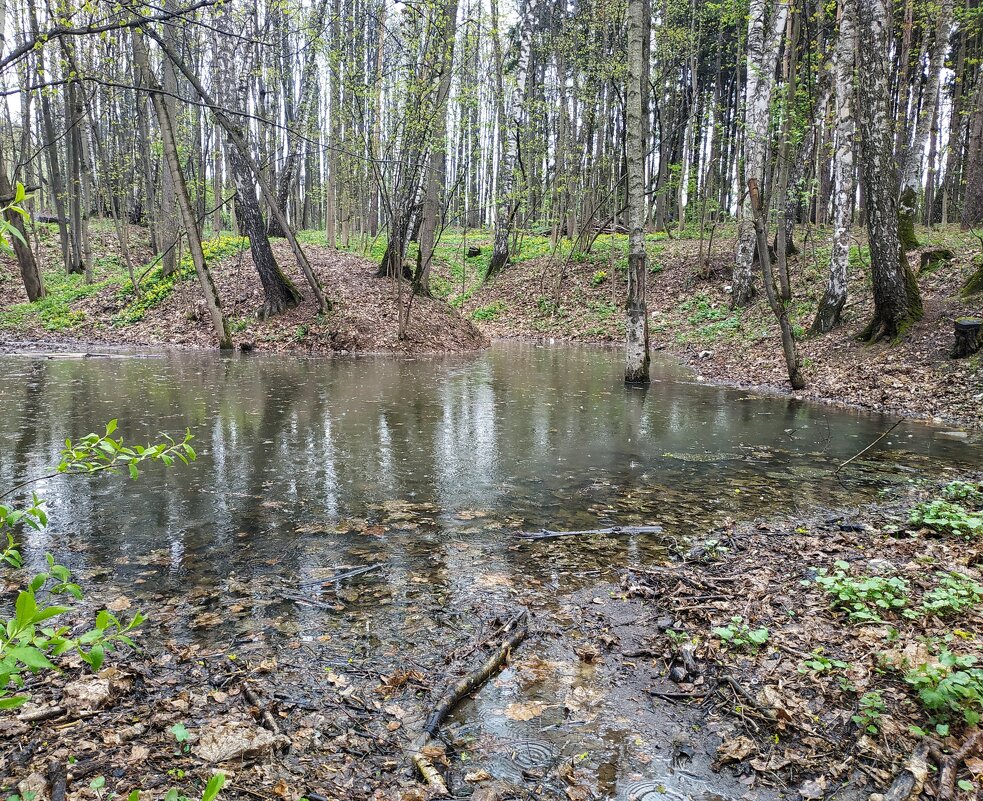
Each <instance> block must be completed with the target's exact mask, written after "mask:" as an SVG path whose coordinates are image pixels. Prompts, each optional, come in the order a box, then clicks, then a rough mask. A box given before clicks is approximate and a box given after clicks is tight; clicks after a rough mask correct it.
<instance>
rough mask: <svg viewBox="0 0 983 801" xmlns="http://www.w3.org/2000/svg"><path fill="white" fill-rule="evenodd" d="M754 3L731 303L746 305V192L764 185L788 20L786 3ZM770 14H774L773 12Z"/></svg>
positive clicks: (751, 243) (750, 248)
mask: <svg viewBox="0 0 983 801" xmlns="http://www.w3.org/2000/svg"><path fill="white" fill-rule="evenodd" d="M770 5H771V4H770V3H769V0H751V7H750V11H749V14H748V35H747V83H746V84H745V87H744V177H743V180H741V182H740V184H741V188H742V195H743V196H742V199H741V209H740V218H739V220H738V224H737V253H736V255H735V259H734V276H733V286H732V289H731V302H732V304H733V305H734V306H735V307H739V306H746V305H747V304H749V303H750V302H751V301H752V300H753V299H754V294H755V289H754V250H755V233H754V219H753V211H752V209H751V202H750V199H749V198H748V196H747V193H746V192H745V191H744V187H746V186H747V182H748V181H749V180H750V179H752V178H755V179H757V181H758V183H759V184H760V185H762V186H764V184H765V181H764V177H765V165H766V163H767V160H768V151H769V145H770V140H769V136H768V133H769V121H770V111H771V93H772V90H773V88H774V85H775V67H776V66H777V61H778V45H779V42H780V39H781V35H782V33H783V32H784V30H785V22H786V20H787V19H788V0H777V1H776V3H775V5H774V7H773V8H771V9H769V6H770ZM769 10H770V13H769Z"/></svg>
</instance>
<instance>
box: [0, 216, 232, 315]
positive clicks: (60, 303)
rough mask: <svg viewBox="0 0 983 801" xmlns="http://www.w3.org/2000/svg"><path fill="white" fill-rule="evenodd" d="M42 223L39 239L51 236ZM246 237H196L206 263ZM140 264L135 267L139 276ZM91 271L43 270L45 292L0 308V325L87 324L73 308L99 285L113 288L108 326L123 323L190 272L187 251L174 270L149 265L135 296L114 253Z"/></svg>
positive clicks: (96, 260)
mask: <svg viewBox="0 0 983 801" xmlns="http://www.w3.org/2000/svg"><path fill="white" fill-rule="evenodd" d="M48 228H49V226H44V230H43V231H41V232H40V234H39V235H40V236H41V238H42V239H44V238H50V237H52V236H53V234H52V232H51V231H50V230H48ZM248 245H249V240H248V239H246V238H245V237H236V236H231V235H228V234H222V235H220V236H218V237H216V238H213V239H206V240H203V241H202V249H203V250H204V252H205V260H206V262H207V263H208V264H209V265H210V266H212V265H214V264H215V263H217V262H219V261H221V260H222V259H225V258H228V257H229V256H232V255H235V254H236V253H238V252H239V251H241V250H243V249H244V248H246V247H248ZM144 269H145V268H144V267H140V268H138V269H137V271H136V272H137V274H138V275H139V274H140V273H141V272H143V270H144ZM93 272H94V273H95V275H96V277H97V279H98V280H95V281H93V282H92V283H90V284H87V283H86V282H85V276H84V275H68V274H66V273H65V272H64V271H63V270H61V269H54V270H51V271H48V272H45V274H44V287H45V291H46V293H47V294H46V295H45V297H44V298H42V299H41V300H38V301H35V302H34V303H16V304H13V305H11V306H8V307H7V308H5V309H2V310H0V329H3V330H8V331H17V330H25V329H29V328H30V327H32V326H33V325H36V324H37V325H40V326H41V327H42V328H44V330H46V331H52V332H67V331H71V330H73V329H75V328H76V327H78V326H79V325H81V324H83V323H84V324H86V325H90V326H91V325H93V324H95V321H93V320H91V319H90V318H89V316H88V315H87V314H86V312H85V311H83V310H82V309H77V308H74V307H75V306H76V305H77V304H78V303H79V301H82V300H84V299H86V298H89V297H92V296H93V295H98V294H99V293H101V292H102V291H103V290H106V289H110V288H115V289H116V292H115V302H116V304H117V305H122V309H121V310H120V311H119V312H117V313H116V314H115V315H114V316H113V318H112V324H113V325H114V326H125V325H129V324H131V323H135V322H138V321H139V320H142V319H143V316H144V315H145V314H146V312H147V311H148V310H150V309H152V308H154V307H155V306H158V305H160V303H162V302H163V301H164V300H165V299H166V298H167V297H168V296H169V295H170V294H171V292H172V291H173V290H174V287H175V286H176V285H177V284H178V283H179V282H181V281H186V280H191V279H193V278H194V277H195V270H194V264H193V263H192V261H191V256H190V254H185V255H184V257H182V259H181V262H180V265H179V267H178V271H177V273H176V274H174V275H172V276H168V277H164V276H163V274H162V271H161V268H160V265H157V266H155V267H154V268H153V269H151V270H150V272H149V273H148V274H147V276H146V277H145V278H144V280H143V281H142V283H141V285H140V286H141V288H142V290H143V295H142V297H140V298H137V297H136V295H135V294H134V292H133V287H132V285H131V283H130V276H129V274H128V273H127V271H126V267H125V265H124V264H123V262H122V259H121V258H120V257H119V256H118V255H116V254H106V255H101V256H97V257H96V258H94V260H93Z"/></svg>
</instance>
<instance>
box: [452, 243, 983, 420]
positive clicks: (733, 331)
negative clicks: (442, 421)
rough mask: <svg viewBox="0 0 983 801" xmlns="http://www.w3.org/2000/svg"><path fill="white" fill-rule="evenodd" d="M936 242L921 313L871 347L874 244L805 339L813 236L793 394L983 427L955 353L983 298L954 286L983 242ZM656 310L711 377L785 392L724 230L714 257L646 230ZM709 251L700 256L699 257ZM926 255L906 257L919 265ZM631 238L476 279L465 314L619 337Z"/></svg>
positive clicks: (690, 359)
mask: <svg viewBox="0 0 983 801" xmlns="http://www.w3.org/2000/svg"><path fill="white" fill-rule="evenodd" d="M921 236H922V239H923V241H924V242H925V243H926V249H927V248H928V247H934V246H937V245H945V246H946V247H949V248H951V250H952V251H953V253H954V258H953V259H952V260H951V261H949V262H943V263H941V264H940V265H938V266H937V267H936V268H934V269H929V270H927V271H922V272H921V273H920V275H919V285H920V288H921V291H922V295H923V299H924V305H925V317H924V319H923V320H922V321H921V322H919V323H918V324H917V325H916V326H915V328H914V329H913V331H912V332H911V333H910V334H909V335H908V336H907V337H906V338H905V339H904V340H903V341H901V342H899V343H897V344H894V345H892V344H890V343H880V344H877V345H865V344H861V343H859V342H857V341H856V339H855V336H856V335H857V333H859V331H860V330H861V329H862V328H863V326H864V325H865V324H866V322H867V321H868V320H869V318H870V315H871V313H872V298H871V292H870V285H869V278H868V275H867V273H868V270H869V266H868V265H869V257H868V256H867V255H866V248H864V249H863V250H862V251H861V250H857V249H856V248H854V251H855V252H854V254H853V255H852V257H851V272H850V286H849V293H850V294H849V300H848V305H847V306H846V308H845V309H844V313H843V324H842V325H841V326H840V327H839V328H838V329H836V330H834V331H833V332H831V333H830V334H827V335H824V336H818V337H810V336H808V335H807V332H808V329H809V327H810V326H811V324H812V321H813V317H814V315H815V309H816V307H817V304H818V301H819V299H820V295H821V292H822V289H823V287H824V286H825V283H824V282H825V279H824V277H823V275H824V273H823V270H824V269H825V268H826V264H827V260H828V248H826V247H825V246H824V243H823V242H821V241H809V242H807V243H806V244H804V245H803V247H802V251H803V252H802V253H801V254H800V255H799V256H798V257H797V258H796V259H795V260H794V261H793V263H792V275H793V282H794V284H795V286H794V297H795V301H796V302H795V307H794V309H793V315H792V317H793V325H794V327H795V328H796V330H797V331H798V336H799V348H800V353H801V356H802V360H803V371H804V374H805V377H806V381H807V386H806V388H805V390H803V391H801V392H797V393H795V396H796V397H802V398H808V399H810V400H819V401H823V402H830V403H837V404H842V405H846V406H852V407H859V408H864V409H869V410H873V411H879V412H888V413H891V414H897V415H902V416H905V417H909V418H913V419H925V420H935V421H937V422H946V423H951V424H957V425H970V426H973V427H980V426H983V376H981V374H980V369H981V368H980V359H979V357H975V358H969V359H960V360H952V359H950V358H949V352H950V349H951V347H952V343H953V333H952V332H953V321H954V320H955V318H956V317H959V316H964V315H977V316H978V315H980V314H981V313H983V305H981V303H983V301H981V297H980V296H977V297H975V298H969V299H964V298H961V297H960V296H959V291H960V288H961V287H962V284H963V282H964V281H965V280H966V278H967V277H968V276H969V275H970V274H971V273H972V271H973V269H974V268H973V259H974V258H978V256H977V254H978V251H979V245H978V242H976V241H974V240H973V239H972V238H971V237H969V236H968V235H966V234H962V233H960V232H957V231H949V230H943V231H936V230H933V231H931V232H929V231H924V232H921ZM647 247H648V251H649V264H650V275H649V276H648V287H647V288H648V294H647V300H648V307H649V310H650V315H651V316H650V331H651V341H652V345H653V347H654V348H656V349H657V350H660V351H665V352H666V353H669V354H671V355H673V356H674V357H676V358H678V359H680V360H681V361H682V362H684V363H685V364H687V365H688V366H690V367H691V368H693V370H694V371H696V373H697V374H698V375H699V376H700V377H701V378H702V379H704V380H707V381H709V382H722V383H727V384H732V385H735V386H740V387H745V388H767V389H771V390H773V391H778V392H781V393H784V394H789V393H790V388H789V385H788V376H787V372H786V369H785V365H784V361H783V357H782V351H781V343H780V337H779V331H778V327H777V324H776V323H775V321H774V318H773V316H772V315H771V312H770V310H769V309H768V307H767V304H766V303H765V301H764V300H763V299H760V298H759V300H758V302H757V303H756V304H754V305H753V306H751V307H750V308H748V309H744V310H732V309H731V308H730V295H729V291H730V286H729V284H730V273H731V268H732V262H733V252H734V251H733V248H734V243H733V240H732V238H730V237H729V236H721V235H720V234H719V233H718V236H717V239H716V240H715V244H714V245H713V248H712V251H711V253H710V256H709V259H707V258H706V255H705V254H706V245H705V244H704V245H703V246H702V247H701V244H700V242H699V241H698V240H693V239H673V240H668V239H665V238H659V237H656V236H650V237H649V238H648V243H647ZM701 252H702V253H703V254H704V255H703V257H701V255H700V254H701ZM921 252H922V251H915V252H912V253H910V254H909V259H910V260H911V262H912V265H913V267H914V268H915V269H916V270H917V268H918V267H919V263H920V256H921ZM625 280H626V279H625V272H624V253H623V245H622V243H621V242H620V241H619V240H618V239H617V238H613V239H612V241H611V242H606V241H605V240H604V238H603V237H602V239H601V241H600V242H599V245H598V247H597V248H596V252H595V253H593V254H591V255H590V256H587V257H583V256H581V257H578V258H569V257H565V256H562V255H560V256H556V257H539V258H535V259H531V260H529V261H520V262H518V263H516V264H514V265H511V266H510V267H509V269H508V270H506V271H505V272H503V273H502V274H501V275H499V276H497V277H495V278H494V279H493V280H492V281H490V282H488V283H487V284H484V285H481V286H477V287H476V288H475V291H474V292H473V293H472V294H471V295H470V296H469V297H468V298H467V299H466V301H465V302H464V305H463V310H464V311H465V312H466V313H467V314H470V315H472V317H474V318H475V319H476V320H477V321H478V323H477V324H478V326H479V327H480V328H481V329H482V330H483V331H485V332H486V333H487V334H489V335H490V336H494V337H514V336H519V337H525V338H534V339H538V340H541V341H550V340H575V341H589V342H610V343H613V344H620V343H621V342H622V340H623V337H624V324H623V320H622V316H623V314H622V305H623V299H624V297H625V291H626V288H625Z"/></svg>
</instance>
